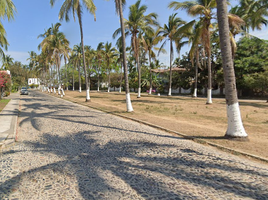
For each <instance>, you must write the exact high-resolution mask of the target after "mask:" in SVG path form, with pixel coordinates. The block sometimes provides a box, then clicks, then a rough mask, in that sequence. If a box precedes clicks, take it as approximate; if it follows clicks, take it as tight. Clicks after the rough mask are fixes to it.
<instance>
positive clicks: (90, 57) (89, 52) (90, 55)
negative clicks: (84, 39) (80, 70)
mask: <svg viewBox="0 0 268 200" xmlns="http://www.w3.org/2000/svg"><path fill="white" fill-rule="evenodd" d="M94 57H95V51H94V49H92V48H91V46H88V45H85V58H86V66H87V71H88V87H89V91H90V76H91V73H92V71H93V67H92V65H93V63H94ZM90 66H91V67H90Z"/></svg>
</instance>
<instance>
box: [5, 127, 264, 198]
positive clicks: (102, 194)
mask: <svg viewBox="0 0 268 200" xmlns="http://www.w3.org/2000/svg"><path fill="white" fill-rule="evenodd" d="M98 134H101V132H99V131H84V132H78V133H75V134H73V135H69V136H66V137H60V136H58V135H56V134H52V133H46V134H44V135H43V138H42V140H43V142H42V143H40V142H32V141H27V142H25V143H24V145H25V147H26V148H27V146H31V147H32V149H33V150H32V151H33V152H34V153H35V155H36V157H38V156H40V153H42V154H41V155H42V156H45V154H48V153H49V154H54V155H56V156H58V157H60V158H61V160H62V161H58V162H54V163H49V164H44V166H41V167H38V168H33V169H31V170H29V171H26V172H24V173H21V174H19V175H17V176H15V177H13V178H10V179H8V180H6V181H4V182H3V183H1V184H0V189H1V190H0V191H5V193H8V192H11V191H12V188H11V190H5V189H3V188H6V186H8V185H12V186H13V187H18V185H19V184H20V181H21V180H22V179H23V177H26V176H33V177H35V174H37V173H38V174H40V173H41V174H42V172H43V171H45V170H51V171H53V172H54V173H55V174H58V175H64V174H66V173H67V174H69V176H75V179H76V180H77V183H78V187H79V192H80V194H81V195H82V197H83V198H84V199H109V196H107V194H110V195H113V197H116V196H118V197H120V196H124V197H127V198H130V199H132V198H134V199H135V198H138V197H143V198H145V199H150V198H153V199H155V198H159V199H175V198H178V199H184V198H198V196H196V195H197V194H196V193H194V192H193V191H192V192H193V193H191V192H188V191H189V190H191V189H192V188H191V186H190V185H192V186H194V187H195V188H198V189H199V190H202V188H204V187H205V188H206V189H207V190H212V191H217V192H220V193H225V192H227V193H229V194H232V195H239V196H240V197H241V198H243V197H254V198H256V199H265V197H267V196H265V195H267V187H266V186H264V185H263V186H261V185H257V184H256V185H255V184H254V182H253V181H250V182H247V181H243V179H239V180H236V179H235V178H234V177H235V176H236V175H237V173H241V174H242V175H245V176H249V177H253V176H255V177H256V176H257V178H258V179H261V178H266V180H267V177H268V175H267V171H266V174H265V173H264V171H263V169H260V170H259V171H257V170H256V171H253V170H252V169H250V167H248V168H247V167H246V168H245V166H243V165H241V163H237V164H238V165H239V166H237V165H235V164H234V163H233V162H234V161H233V160H227V159H221V158H219V157H217V156H213V155H210V156H209V158H206V159H207V160H202V159H200V158H202V157H206V155H205V154H204V153H202V152H198V151H196V150H192V149H188V148H181V149H178V147H176V146H174V145H170V144H162V145H159V144H158V143H154V142H141V141H139V142H135V141H131V142H129V141H121V142H116V141H109V142H107V143H106V144H105V145H100V142H99V141H98V139H97V140H96V139H94V138H96V137H95V136H96V135H98ZM85 147H86V148H85ZM175 149H177V150H175ZM174 150H175V152H173V154H170V155H165V154H166V153H167V152H171V151H174ZM14 153H19V152H14V151H13V152H12V154H14ZM20 153H23V151H21V152H20ZM211 160H212V161H213V162H210V161H211ZM208 161H209V162H208ZM227 163H232V164H233V165H232V166H229V165H228V164H227ZM215 169H216V170H218V171H221V172H222V173H217V171H215ZM37 181H39V180H37ZM52 188H53V186H52ZM265 188H266V189H265ZM2 189H3V190H2ZM2 193H3V192H2ZM5 195H6V194H5ZM110 198H111V197H110Z"/></svg>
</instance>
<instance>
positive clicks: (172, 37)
mask: <svg viewBox="0 0 268 200" xmlns="http://www.w3.org/2000/svg"><path fill="white" fill-rule="evenodd" d="M176 15H177V13H176V14H172V15H170V16H169V19H168V24H164V27H163V28H160V29H159V33H158V34H159V35H161V36H162V39H165V38H166V39H165V41H164V42H163V44H162V45H161V47H160V50H161V49H163V47H164V46H165V44H166V43H167V41H168V40H169V42H170V59H169V90H168V96H171V87H172V62H173V54H174V50H173V49H174V48H173V43H174V42H176V43H177V42H178V41H179V40H181V39H182V38H183V37H184V35H183V34H182V33H181V32H179V27H180V26H182V25H184V24H185V23H186V22H185V21H183V20H182V19H181V18H179V17H176ZM159 53H160V51H159ZM159 53H158V54H159Z"/></svg>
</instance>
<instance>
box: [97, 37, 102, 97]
mask: <svg viewBox="0 0 268 200" xmlns="http://www.w3.org/2000/svg"><path fill="white" fill-rule="evenodd" d="M103 48H104V45H103V42H100V43H99V44H98V46H97V49H96V53H95V57H96V60H97V63H98V68H97V76H98V89H97V91H98V92H99V91H100V69H101V63H102V61H103Z"/></svg>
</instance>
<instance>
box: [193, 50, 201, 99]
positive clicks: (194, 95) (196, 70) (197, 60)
mask: <svg viewBox="0 0 268 200" xmlns="http://www.w3.org/2000/svg"><path fill="white" fill-rule="evenodd" d="M195 53H196V63H195V81H194V94H193V97H197V78H198V68H199V64H200V63H199V51H198V50H196V52H195ZM193 63H194V62H193Z"/></svg>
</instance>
